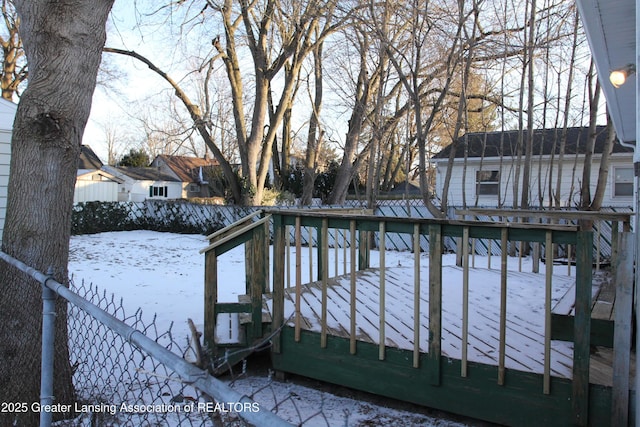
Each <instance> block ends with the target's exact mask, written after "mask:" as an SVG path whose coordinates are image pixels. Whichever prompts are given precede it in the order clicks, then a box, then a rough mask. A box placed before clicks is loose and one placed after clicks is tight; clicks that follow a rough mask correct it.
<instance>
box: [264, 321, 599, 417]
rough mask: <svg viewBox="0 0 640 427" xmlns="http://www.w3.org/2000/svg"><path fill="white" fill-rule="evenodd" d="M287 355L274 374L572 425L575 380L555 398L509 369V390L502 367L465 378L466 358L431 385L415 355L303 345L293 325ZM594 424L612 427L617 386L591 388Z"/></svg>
mask: <svg viewBox="0 0 640 427" xmlns="http://www.w3.org/2000/svg"><path fill="white" fill-rule="evenodd" d="M282 337H283V339H282V352H281V353H280V354H273V355H272V362H273V366H274V369H276V370H279V371H283V372H290V373H294V374H297V375H303V376H305V377H309V378H314V379H318V380H321V381H326V382H330V383H334V384H340V385H343V386H346V387H350V388H354V389H358V390H363V391H367V392H370V393H374V394H378V395H382V396H388V397H391V398H394V399H399V400H403V401H406V402H412V403H416V404H419V405H424V406H427V407H430V408H434V409H439V410H443V411H448V412H452V413H455V414H459V415H463V416H468V417H473V418H476V419H481V420H485V421H488V422H492V423H497V424H501V425H512V426H522V427H529V426H535V427H539V426H549V427H555V426H558V427H560V426H562V427H564V426H568V425H571V424H572V421H573V414H572V407H571V396H572V389H571V381H569V380H566V379H560V378H556V377H552V378H551V385H552V387H551V390H552V392H551V394H549V395H545V394H543V393H542V376H541V375H537V374H531V373H525V372H520V371H513V370H509V375H508V376H507V377H506V381H505V385H504V386H499V385H497V384H496V381H495V378H496V376H497V367H495V366H489V365H484V364H479V363H473V362H469V376H468V377H467V378H462V377H461V376H460V361H459V360H454V359H447V363H443V364H442V371H441V377H442V381H441V383H440V385H438V386H431V385H429V379H430V367H429V364H428V363H427V360H426V358H427V357H428V355H425V354H423V355H422V357H423V358H424V359H425V360H423V361H422V362H423V363H421V364H420V368H417V369H416V368H413V367H412V358H413V354H412V352H411V351H406V350H398V349H395V348H387V351H386V358H385V360H384V361H381V360H379V358H378V346H377V345H375V344H369V343H364V342H360V343H358V354H357V355H350V354H349V340H348V339H345V338H339V337H335V336H329V337H328V339H327V348H325V349H319V340H320V337H319V334H318V333H312V332H308V331H302V335H301V340H300V342H299V343H296V342H295V341H294V331H293V328H290V327H285V328H284V330H283V332H282ZM589 392H590V393H589V396H590V401H589V410H590V413H589V419H590V421H591V425H593V426H603V425H608V423H609V421H610V411H611V405H610V402H611V389H610V388H607V387H603V386H596V385H591V386H590V389H589Z"/></svg>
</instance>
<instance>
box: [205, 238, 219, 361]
mask: <svg viewBox="0 0 640 427" xmlns="http://www.w3.org/2000/svg"><path fill="white" fill-rule="evenodd" d="M217 302H218V258H217V256H216V250H215V249H212V250H210V251H208V252H205V254H204V343H205V346H206V347H208V348H209V349H211V350H212V351H213V353H214V354H215V350H216V337H215V333H216V303H217Z"/></svg>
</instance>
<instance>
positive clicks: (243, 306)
mask: <svg viewBox="0 0 640 427" xmlns="http://www.w3.org/2000/svg"><path fill="white" fill-rule="evenodd" d="M252 309H253V306H252V305H251V304H250V303H241V302H219V303H216V304H215V312H216V314H220V313H251V312H252Z"/></svg>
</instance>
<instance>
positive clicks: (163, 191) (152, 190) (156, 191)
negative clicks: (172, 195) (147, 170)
mask: <svg viewBox="0 0 640 427" xmlns="http://www.w3.org/2000/svg"><path fill="white" fill-rule="evenodd" d="M167 190H168V188H167V186H166V185H165V186H159V185H152V186H151V187H149V197H169V194H168V191H167Z"/></svg>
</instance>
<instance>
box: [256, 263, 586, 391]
mask: <svg viewBox="0 0 640 427" xmlns="http://www.w3.org/2000/svg"><path fill="white" fill-rule="evenodd" d="M442 273H443V282H444V283H443V297H442V355H443V356H445V357H449V358H453V359H461V358H462V323H463V322H462V311H463V290H462V282H463V281H462V275H463V270H462V268H461V267H457V266H455V265H447V266H443V272H442ZM470 274H471V276H472V277H473V279H471V283H470V284H469V327H468V330H469V335H468V360H469V361H473V362H478V363H484V364H489V365H495V366H497V365H498V353H499V352H498V349H499V344H500V340H499V336H498V333H497V332H498V331H499V321H500V301H499V299H498V298H495V296H496V295H499V294H500V270H487V269H472V271H471V272H470ZM420 275H421V276H422V277H428V275H429V271H428V266H425V267H423V268H422V269H421V272H420ZM544 279H545V276H544V275H543V274H542V275H541V274H534V273H525V272H518V271H510V272H509V286H508V290H507V331H506V361H505V365H506V368H508V369H518V370H521V371H526V372H532V373H538V374H542V373H543V369H544V363H543V362H544V332H545V331H544V319H545V307H544V297H545V282H544ZM553 282H554V289H553V297H552V301H553V302H554V303H555V302H557V301H558V300H559V299H560V297H562V296H564V295H565V294H566V292H567V290H568V289H570V288H571V287H572V286H573V284H574V282H575V278H573V277H570V276H566V275H558V276H554V277H553ZM413 283H414V279H413V267H408V266H407V267H392V268H387V269H386V291H385V293H386V295H385V298H384V300H385V301H386V315H385V316H384V321H385V331H384V344H385V346H388V347H393V348H398V349H403V350H413V349H414V334H413V325H414V302H413V301H414V288H413ZM356 290H357V294H356V321H355V324H356V328H357V340H358V341H362V342H367V343H370V344H375V345H379V344H380V312H381V310H380V275H379V270H378V269H371V270H366V271H361V272H358V273H357V282H356ZM271 297H272V296H271V295H267V296H265V300H266V301H267V305H268V306H271ZM285 298H286V299H285V318H287V319H289V320H288V322H287V325H288V326H291V327H295V326H296V316H295V301H296V290H295V288H290V289H287V290H286V292H285ZM326 298H327V307H328V308H327V314H326V317H327V333H328V334H330V335H333V336H337V337H343V338H347V339H348V338H349V336H350V323H351V316H350V310H351V309H350V303H351V299H350V279H349V278H348V277H346V276H342V277H337V278H333V279H329V283H328V286H327V295H326ZM420 300H421V302H420V304H421V307H422V309H421V310H420V320H419V323H420V325H421V326H420V334H419V337H420V344H419V348H420V352H421V353H428V350H429V329H428V325H429V310H428V306H429V288H428V286H422V287H421V289H420ZM300 301H301V305H300V314H301V317H300V327H301V328H302V329H303V330H307V331H311V332H317V333H321V332H322V309H321V307H322V283H321V282H313V283H309V284H304V285H302V287H301V292H300ZM572 358H573V345H572V343H569V342H564V341H553V342H552V347H551V374H552V375H554V376H557V377H561V378H571V369H572V365H573V362H572Z"/></svg>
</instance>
